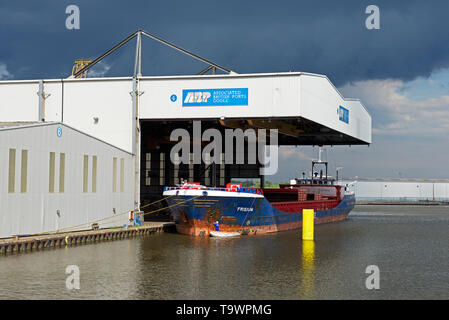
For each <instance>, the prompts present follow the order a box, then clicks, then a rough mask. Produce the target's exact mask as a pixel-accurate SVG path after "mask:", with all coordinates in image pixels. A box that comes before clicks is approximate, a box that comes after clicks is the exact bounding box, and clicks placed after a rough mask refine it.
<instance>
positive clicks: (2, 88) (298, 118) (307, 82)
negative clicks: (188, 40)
mask: <svg viewBox="0 0 449 320" xmlns="http://www.w3.org/2000/svg"><path fill="white" fill-rule="evenodd" d="M143 35H145V36H148V37H150V38H152V39H153V40H156V41H159V42H162V43H164V44H166V45H168V46H169V47H171V48H173V49H176V50H178V51H181V52H182V53H184V54H187V55H189V56H191V57H193V58H194V59H196V60H199V61H201V62H202V63H205V64H206V66H207V67H206V69H204V70H203V71H201V72H200V73H198V74H196V75H184V76H142V74H141V70H140V68H141V66H140V60H141V56H140V55H141V47H140V46H141V38H142V36H143ZM133 38H137V46H136V60H135V67H134V74H133V76H132V77H119V78H77V77H78V75H80V74H82V73H83V72H87V69H84V68H88V67H90V66H93V65H95V64H96V63H97V62H99V61H100V60H101V59H103V58H104V57H106V56H107V55H108V54H109V53H111V52H113V51H114V50H116V49H118V48H119V47H120V46H122V45H123V44H125V43H127V42H128V41H129V40H131V39H133ZM84 68H83V69H80V70H78V71H75V72H74V74H73V77H69V78H67V79H41V80H7V81H0V123H2V124H3V126H2V127H1V129H0V140H1V143H0V165H1V173H0V199H1V201H2V205H1V206H0V222H1V225H0V237H8V236H11V235H13V234H19V235H20V234H31V233H37V232H49V231H53V230H60V229H63V228H66V227H71V226H74V225H78V224H83V223H84V224H85V223H88V222H89V221H95V220H99V219H103V218H106V217H110V216H113V215H115V214H117V215H118V214H120V213H122V212H126V211H127V210H128V211H130V210H136V209H142V208H146V210H148V209H149V207H148V206H147V205H148V204H151V203H153V202H155V201H156V202H157V201H159V200H160V199H161V198H162V193H163V189H164V186H173V185H175V184H177V183H179V182H180V181H181V179H189V181H197V182H199V183H201V184H205V185H210V186H216V187H222V186H225V185H226V183H228V182H231V179H233V178H259V179H260V181H261V185H262V186H263V182H264V177H263V175H262V174H261V173H260V168H261V167H262V166H263V164H260V163H257V164H249V163H244V164H241V163H238V164H235V163H234V164H223V163H219V164H216V163H214V164H213V165H206V164H205V163H204V161H202V160H201V159H200V158H201V154H200V155H199V157H196V156H195V157H196V158H195V159H200V163H197V162H195V163H193V162H192V158H193V157H191V158H190V159H191V160H190V163H188V164H185V163H184V164H179V165H178V164H176V165H174V164H173V163H172V162H171V161H170V150H171V149H172V147H173V145H175V144H176V143H177V142H178V141H173V140H172V139H170V137H171V133H172V132H173V131H174V130H176V129H183V130H186V131H187V132H189V134H191V135H194V134H195V132H194V131H195V127H194V125H195V123H196V122H197V120H198V121H200V122H201V129H200V134H203V132H204V131H206V130H207V129H211V128H213V129H216V130H217V131H219V133H220V134H222V136H223V135H224V133H225V131H226V130H228V129H244V130H246V129H254V130H261V129H262V130H271V129H277V130H278V141H277V144H278V145H279V146H281V145H368V144H370V143H371V116H370V115H369V113H368V111H367V110H366V109H365V107H364V106H363V104H362V103H361V102H360V101H359V100H357V99H347V98H345V97H343V96H342V94H341V93H340V92H339V91H338V90H337V88H335V86H334V85H333V84H332V82H331V81H330V80H329V79H328V78H327V77H326V76H325V75H317V74H310V73H302V72H287V73H260V74H237V73H235V72H233V71H231V70H228V69H226V68H224V67H221V66H219V65H217V64H215V63H213V62H211V61H208V60H206V59H204V58H201V57H199V56H197V55H195V54H193V53H191V52H188V51H186V50H184V49H181V48H179V47H177V46H175V45H173V44H170V43H168V42H166V41H165V40H162V39H160V38H157V37H155V36H153V35H151V34H149V33H147V32H145V31H142V30H139V31H137V32H135V33H134V34H132V35H130V36H129V37H127V38H126V39H125V40H123V41H122V42H121V43H119V44H118V45H116V46H115V47H114V48H113V49H110V50H108V51H107V52H106V53H105V54H103V55H101V56H100V57H99V58H97V59H95V60H94V61H92V62H90V63H89V64H88V65H87V66H85V67H84ZM217 70H219V72H222V73H220V74H218V73H216V71H217ZM209 71H210V72H212V74H205V73H206V72H209ZM202 95H203V96H202ZM189 96H191V97H193V96H195V97H197V98H198V97H202V98H201V99H197V98H195V99H190V100H189V99H188V97H189ZM208 97H210V99H208ZM269 140H270V144H271V138H270V139H269ZM203 141H204V140H203ZM223 146H224V144H223V145H222V150H224V148H223ZM258 151H259V150H258ZM263 151H265V150H263ZM191 152H194V151H192V150H191ZM233 156H235V151H234V154H233ZM158 203H159V204H161V202H158ZM121 217H123V220H120V219H118V221H116V222H115V225H123V224H124V223H126V221H127V218H128V217H127V215H122V216H121ZM111 225H112V224H107V223H105V222H104V221H102V222H101V223H99V227H100V228H103V227H110V226H111ZM84 228H85V229H89V227H84Z"/></svg>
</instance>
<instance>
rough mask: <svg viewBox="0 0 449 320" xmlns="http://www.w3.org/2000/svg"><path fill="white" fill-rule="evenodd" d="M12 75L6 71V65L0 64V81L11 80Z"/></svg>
mask: <svg viewBox="0 0 449 320" xmlns="http://www.w3.org/2000/svg"><path fill="white" fill-rule="evenodd" d="M11 78H12V74H11V73H10V72H9V71H8V68H7V67H6V64H4V63H1V62H0V80H7V79H11Z"/></svg>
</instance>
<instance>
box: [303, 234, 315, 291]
mask: <svg viewBox="0 0 449 320" xmlns="http://www.w3.org/2000/svg"><path fill="white" fill-rule="evenodd" d="M314 286H315V242H314V241H313V240H303V241H302V277H301V290H302V295H303V297H304V298H305V299H314V298H315V292H314Z"/></svg>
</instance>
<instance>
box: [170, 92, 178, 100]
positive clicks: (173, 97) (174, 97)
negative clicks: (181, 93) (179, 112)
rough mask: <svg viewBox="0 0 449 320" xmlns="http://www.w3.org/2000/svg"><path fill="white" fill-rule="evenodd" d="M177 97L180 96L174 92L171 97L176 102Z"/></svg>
mask: <svg viewBox="0 0 449 320" xmlns="http://www.w3.org/2000/svg"><path fill="white" fill-rule="evenodd" d="M177 99H178V97H177V96H176V94H172V95H171V97H170V100H171V101H172V102H175V101H176V100H177Z"/></svg>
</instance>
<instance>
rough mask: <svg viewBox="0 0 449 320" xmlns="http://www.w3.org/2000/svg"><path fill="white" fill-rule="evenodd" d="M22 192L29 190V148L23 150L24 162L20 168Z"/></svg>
mask: <svg viewBox="0 0 449 320" xmlns="http://www.w3.org/2000/svg"><path fill="white" fill-rule="evenodd" d="M20 169H21V170H20V192H22V193H25V192H27V174H28V150H22V162H21V168H20Z"/></svg>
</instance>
